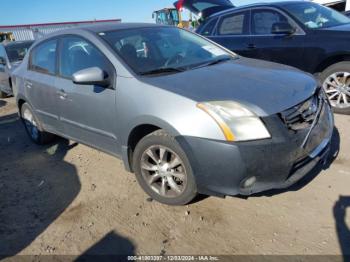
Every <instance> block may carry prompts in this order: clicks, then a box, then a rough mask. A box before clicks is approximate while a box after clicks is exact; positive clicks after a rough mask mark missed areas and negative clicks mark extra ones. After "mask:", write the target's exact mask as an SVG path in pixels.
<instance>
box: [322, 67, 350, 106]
mask: <svg viewBox="0 0 350 262" xmlns="http://www.w3.org/2000/svg"><path fill="white" fill-rule="evenodd" d="M323 88H324V90H325V92H326V94H327V97H328V99H329V101H330V103H331V105H332V106H333V107H335V108H341V109H343V108H348V107H350V73H349V72H336V73H333V74H332V75H330V76H328V77H327V78H326V80H325V81H324V83H323Z"/></svg>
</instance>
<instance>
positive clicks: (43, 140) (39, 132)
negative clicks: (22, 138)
mask: <svg viewBox="0 0 350 262" xmlns="http://www.w3.org/2000/svg"><path fill="white" fill-rule="evenodd" d="M21 119H22V122H23V124H24V127H25V129H26V131H27V134H28V135H29V137H30V139H31V140H32V141H33V142H34V143H36V144H38V145H45V144H48V143H50V142H52V141H53V139H54V138H55V135H53V134H51V133H48V132H45V131H44V130H43V128H42V125H41V123H40V122H39V120H38V118H37V117H36V116H35V114H34V111H33V109H32V108H31V106H30V105H29V104H27V103H24V104H23V105H22V107H21Z"/></svg>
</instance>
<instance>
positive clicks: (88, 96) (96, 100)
mask: <svg viewBox="0 0 350 262" xmlns="http://www.w3.org/2000/svg"><path fill="white" fill-rule="evenodd" d="M91 67H99V68H101V69H102V70H103V71H105V72H106V73H107V74H108V76H109V78H110V80H111V82H114V80H115V79H116V72H115V68H114V66H113V65H112V64H111V62H110V61H109V60H108V59H107V57H106V56H105V55H104V54H103V53H102V52H101V51H100V50H99V49H98V48H97V47H96V46H95V45H93V44H92V43H91V42H89V41H87V40H86V39H84V38H82V37H80V36H74V35H72V36H67V37H64V38H62V39H61V40H60V55H59V77H58V78H57V80H56V83H55V85H56V88H57V90H58V92H59V94H60V95H59V104H60V108H61V109H62V110H61V114H60V120H61V122H62V125H63V129H64V134H65V135H66V136H67V137H69V138H72V139H73V140H77V141H80V142H83V143H85V144H88V145H91V146H93V147H96V148H98V149H101V150H103V151H106V152H109V153H112V154H115V153H116V150H117V145H116V144H117V136H116V133H115V130H116V90H115V85H113V84H112V85H111V86H110V87H107V88H104V87H101V86H97V85H77V84H74V83H73V81H72V76H73V74H74V73H76V72H78V71H80V70H83V69H87V68H91Z"/></svg>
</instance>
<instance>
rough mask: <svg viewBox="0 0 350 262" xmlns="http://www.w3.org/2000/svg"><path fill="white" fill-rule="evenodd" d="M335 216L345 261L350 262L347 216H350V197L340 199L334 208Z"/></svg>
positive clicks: (349, 235)
mask: <svg viewBox="0 0 350 262" xmlns="http://www.w3.org/2000/svg"><path fill="white" fill-rule="evenodd" d="M347 211H348V214H346V213H347ZM333 215H334V219H335V223H336V229H337V234H338V240H339V244H340V247H341V250H342V254H343V256H344V261H350V224H347V222H346V215H348V216H350V196H340V197H339V200H338V201H337V202H336V203H335V205H334V207H333ZM348 221H349V219H348Z"/></svg>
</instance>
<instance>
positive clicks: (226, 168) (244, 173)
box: [177, 105, 334, 195]
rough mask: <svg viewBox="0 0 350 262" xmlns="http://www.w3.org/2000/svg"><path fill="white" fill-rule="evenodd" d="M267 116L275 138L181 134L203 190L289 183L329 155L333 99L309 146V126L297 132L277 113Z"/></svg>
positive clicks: (229, 191) (246, 191)
mask: <svg viewBox="0 0 350 262" xmlns="http://www.w3.org/2000/svg"><path fill="white" fill-rule="evenodd" d="M264 121H265V123H266V125H267V126H268V127H269V130H270V133H271V134H272V139H268V140H261V141H252V142H241V143H230V142H225V141H213V140H207V139H202V138H195V137H178V138H177V140H178V142H179V143H180V144H181V146H182V147H183V148H184V150H185V152H187V155H188V158H189V161H190V163H191V166H192V169H193V173H194V175H195V178H196V182H197V186H198V190H199V193H202V194H209V195H251V194H254V193H258V192H262V191H266V190H270V189H277V188H286V187H289V186H291V185H292V184H294V183H296V182H297V181H299V180H300V179H302V178H303V177H304V176H306V175H307V174H308V173H309V172H310V171H311V170H312V169H313V168H314V167H315V166H316V165H317V164H318V163H320V162H322V161H324V160H325V159H326V158H327V157H328V153H329V151H330V143H331V137H332V134H333V128H334V120H333V114H332V112H331V110H330V107H329V106H328V105H327V106H325V108H324V110H323V112H322V115H321V117H320V119H319V122H318V124H317V125H316V127H315V128H314V130H313V131H312V134H311V136H310V139H309V141H308V143H307V145H306V147H305V148H303V147H302V144H303V141H304V140H305V137H306V134H307V131H308V130H305V131H301V132H298V133H295V132H294V131H291V130H288V129H287V128H286V127H285V125H284V124H283V123H282V121H281V120H280V118H279V117H278V116H272V117H269V118H266V119H264ZM252 182H253V183H252ZM247 185H248V186H247Z"/></svg>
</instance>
